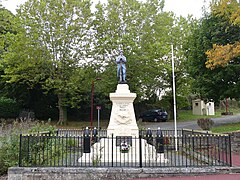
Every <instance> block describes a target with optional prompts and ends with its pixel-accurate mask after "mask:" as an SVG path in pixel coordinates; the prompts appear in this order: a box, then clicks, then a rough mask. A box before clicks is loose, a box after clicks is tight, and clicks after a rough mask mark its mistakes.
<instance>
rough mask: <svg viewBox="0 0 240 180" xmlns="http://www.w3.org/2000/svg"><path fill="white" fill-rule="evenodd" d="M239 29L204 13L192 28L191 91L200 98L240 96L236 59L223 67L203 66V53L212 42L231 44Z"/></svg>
mask: <svg viewBox="0 0 240 180" xmlns="http://www.w3.org/2000/svg"><path fill="white" fill-rule="evenodd" d="M239 33H240V28H239V27H238V26H235V25H232V24H230V23H229V21H227V20H226V19H225V18H223V17H218V16H215V15H213V14H210V15H206V16H205V17H204V18H203V19H202V20H201V21H200V22H199V24H198V25H197V26H196V27H195V28H194V29H193V34H192V36H190V38H189V41H188V43H187V47H188V49H187V50H186V56H187V57H188V63H187V66H188V72H189V73H190V75H191V76H192V78H193V79H194V81H193V92H194V93H196V94H198V95H199V96H200V97H201V98H204V99H205V98H206V99H214V100H215V101H217V100H219V99H222V98H225V97H232V98H239V93H237V92H238V91H239V87H240V86H239V81H238V79H239V77H240V73H239V71H238V69H239V64H238V63H235V62H237V59H235V61H233V62H232V63H230V64H229V65H228V66H226V67H225V68H220V67H218V68H215V69H214V70H210V69H207V68H206V64H205V63H206V61H207V56H206V54H205V52H206V51H207V50H209V49H211V48H212V47H213V44H227V43H234V42H236V41H237V40H239Z"/></svg>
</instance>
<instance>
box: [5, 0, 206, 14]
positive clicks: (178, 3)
mask: <svg viewBox="0 0 240 180" xmlns="http://www.w3.org/2000/svg"><path fill="white" fill-rule="evenodd" d="M26 1H27V0H2V4H3V6H4V7H5V8H7V9H9V10H10V11H12V12H13V13H14V14H15V13H16V11H15V9H16V8H17V6H19V5H20V4H22V3H24V2H26ZM209 2H210V0H165V7H164V10H165V11H173V12H174V13H175V14H176V15H177V16H180V15H182V16H184V17H187V16H188V14H191V15H193V17H195V18H201V17H202V7H203V6H204V5H206V7H208V5H209Z"/></svg>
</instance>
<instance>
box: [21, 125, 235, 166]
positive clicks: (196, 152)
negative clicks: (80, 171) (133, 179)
mask: <svg viewBox="0 0 240 180" xmlns="http://www.w3.org/2000/svg"><path fill="white" fill-rule="evenodd" d="M64 132H65V133H63V131H62V130H61V133H60V131H58V132H56V133H53V134H50V133H44V134H41V133H38V134H30V135H22V134H21V135H20V150H19V166H20V167H208V166H231V165H232V164H231V163H232V162H231V139H230V136H228V135H215V134H210V133H208V134H186V133H184V131H182V132H179V134H180V135H179V136H178V137H174V135H173V134H172V133H170V132H173V131H166V132H164V130H162V133H161V136H159V135H158V134H157V133H154V132H153V133H152V135H149V134H147V132H146V131H141V132H140V133H139V134H140V135H139V137H126V136H125V137H119V136H117V137H116V136H114V135H112V136H108V137H107V136H106V134H105V132H99V134H100V136H92V135H88V134H87V135H86V134H84V132H83V131H78V133H79V134H78V133H75V134H74V132H77V131H76V130H74V131H73V132H71V131H70V130H68V133H66V131H64ZM80 132H81V133H80ZM175 141H177V146H178V148H177V149H178V150H177V151H176V150H175V148H174V147H175Z"/></svg>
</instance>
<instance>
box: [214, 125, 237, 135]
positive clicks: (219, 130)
mask: <svg viewBox="0 0 240 180" xmlns="http://www.w3.org/2000/svg"><path fill="white" fill-rule="evenodd" d="M211 131H212V132H214V133H227V132H233V131H240V123H233V124H226V125H222V126H217V127H213V128H212V129H211Z"/></svg>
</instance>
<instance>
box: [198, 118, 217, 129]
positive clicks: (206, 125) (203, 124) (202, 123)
mask: <svg viewBox="0 0 240 180" xmlns="http://www.w3.org/2000/svg"><path fill="white" fill-rule="evenodd" d="M197 124H198V126H199V127H200V128H201V129H202V130H205V131H209V130H210V129H211V128H212V126H213V124H214V122H213V120H212V119H209V118H201V119H198V120H197Z"/></svg>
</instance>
